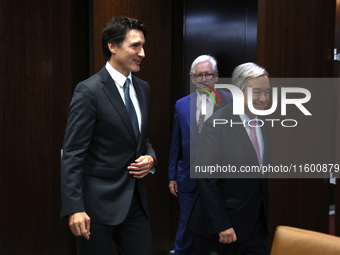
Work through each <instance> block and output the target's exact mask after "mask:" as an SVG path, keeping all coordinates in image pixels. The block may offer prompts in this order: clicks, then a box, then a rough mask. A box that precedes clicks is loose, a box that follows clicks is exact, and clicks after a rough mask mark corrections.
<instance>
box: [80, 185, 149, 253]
mask: <svg viewBox="0 0 340 255" xmlns="http://www.w3.org/2000/svg"><path fill="white" fill-rule="evenodd" d="M136 190H137V187H136V188H135V192H134V196H133V199H132V202H131V207H130V210H129V213H128V215H127V217H126V219H125V220H124V221H123V222H122V223H121V224H119V225H117V226H108V225H99V224H95V223H93V224H92V223H91V226H90V233H91V236H90V240H86V239H85V238H83V237H77V238H76V242H77V243H76V244H77V254H78V255H112V241H114V243H115V245H116V248H117V251H118V254H119V255H151V254H152V236H151V227H150V221H149V219H148V218H147V217H146V214H145V212H144V209H143V207H142V204H141V201H140V198H139V194H138V192H136Z"/></svg>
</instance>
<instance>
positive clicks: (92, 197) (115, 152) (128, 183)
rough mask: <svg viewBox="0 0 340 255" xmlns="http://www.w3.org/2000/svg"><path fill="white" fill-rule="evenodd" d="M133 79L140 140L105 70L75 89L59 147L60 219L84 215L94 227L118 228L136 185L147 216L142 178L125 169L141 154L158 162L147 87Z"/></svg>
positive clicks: (126, 211)
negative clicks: (150, 136) (150, 133)
mask: <svg viewBox="0 0 340 255" xmlns="http://www.w3.org/2000/svg"><path fill="white" fill-rule="evenodd" d="M132 81H133V85H134V88H135V90H136V94H137V98H138V101H139V105H140V109H141V115H142V127H141V134H140V136H139V140H138V141H136V138H135V135H134V132H133V127H132V124H131V121H130V118H129V114H128V112H127V110H126V107H125V105H124V102H123V100H122V98H121V96H120V94H119V92H118V90H117V87H116V85H115V82H114V81H113V79H112V78H111V76H110V74H109V73H108V71H107V70H106V68H105V67H104V68H102V70H101V71H100V72H98V73H97V74H95V75H93V76H91V77H90V78H88V79H87V80H85V81H83V82H80V83H79V84H78V85H77V87H76V89H75V91H74V94H73V98H72V101H71V104H70V111H69V116H68V122H67V127H66V132H65V138H64V145H63V156H62V162H61V184H62V185H61V191H62V208H61V216H67V215H70V214H73V213H76V212H86V213H87V214H88V215H89V217H90V218H91V222H93V223H99V224H107V225H117V224H120V223H121V222H122V221H123V220H124V219H125V217H126V215H127V213H128V210H129V207H130V203H131V199H132V196H133V193H134V188H135V187H137V188H138V191H139V194H140V197H141V201H142V204H143V208H144V210H145V212H146V214H147V215H148V206H147V200H146V193H145V187H144V183H143V180H142V179H138V180H136V179H135V178H133V177H132V176H131V175H130V174H129V173H128V170H127V166H128V165H130V164H131V163H132V162H134V160H135V159H137V158H138V157H139V156H141V155H151V156H152V157H154V159H155V160H156V155H155V152H154V150H153V148H152V146H151V144H150V143H149V140H148V123H149V105H150V88H149V85H148V84H147V83H146V82H145V81H143V80H141V79H138V78H137V77H135V76H132ZM136 183H137V184H136Z"/></svg>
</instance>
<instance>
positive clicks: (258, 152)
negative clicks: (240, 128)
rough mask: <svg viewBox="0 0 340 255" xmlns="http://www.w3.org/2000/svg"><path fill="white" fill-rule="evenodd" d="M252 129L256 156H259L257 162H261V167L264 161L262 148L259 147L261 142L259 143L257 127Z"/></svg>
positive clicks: (251, 138) (251, 136)
mask: <svg viewBox="0 0 340 255" xmlns="http://www.w3.org/2000/svg"><path fill="white" fill-rule="evenodd" d="M249 127H250V140H251V142H252V144H253V146H254V149H255V151H256V155H257V160H258V161H259V165H261V164H262V160H261V152H260V146H259V142H258V141H257V135H256V127H252V126H249Z"/></svg>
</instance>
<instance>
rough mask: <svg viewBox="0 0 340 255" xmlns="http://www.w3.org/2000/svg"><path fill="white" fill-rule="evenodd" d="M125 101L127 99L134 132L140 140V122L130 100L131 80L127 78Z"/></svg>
mask: <svg viewBox="0 0 340 255" xmlns="http://www.w3.org/2000/svg"><path fill="white" fill-rule="evenodd" d="M124 99H125V106H126V109H127V111H128V113H129V115H130V119H131V123H132V127H133V131H134V132H135V136H136V139H137V140H138V138H139V127H138V120H137V114H136V110H135V107H133V103H132V101H131V98H130V79H129V78H127V79H126V81H125V84H124Z"/></svg>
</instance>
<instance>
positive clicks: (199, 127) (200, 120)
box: [197, 110, 205, 133]
mask: <svg viewBox="0 0 340 255" xmlns="http://www.w3.org/2000/svg"><path fill="white" fill-rule="evenodd" d="M204 118H205V115H204V114H202V110H201V111H200V115H199V117H198V121H197V130H198V133H201V131H202V128H203V125H204Z"/></svg>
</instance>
